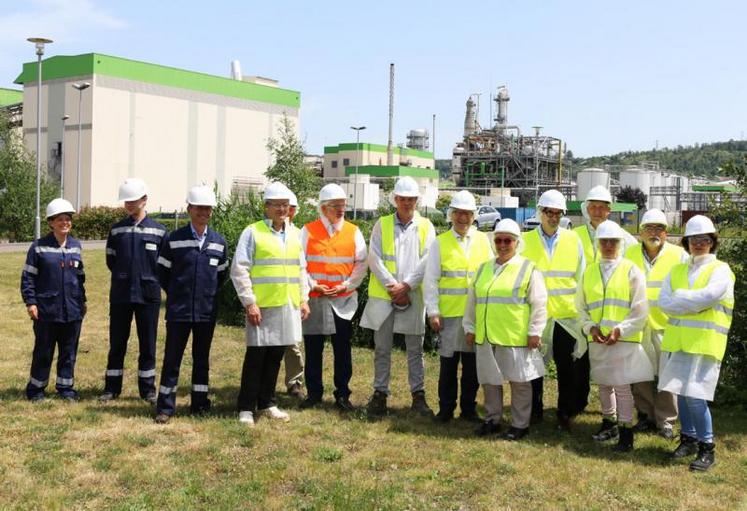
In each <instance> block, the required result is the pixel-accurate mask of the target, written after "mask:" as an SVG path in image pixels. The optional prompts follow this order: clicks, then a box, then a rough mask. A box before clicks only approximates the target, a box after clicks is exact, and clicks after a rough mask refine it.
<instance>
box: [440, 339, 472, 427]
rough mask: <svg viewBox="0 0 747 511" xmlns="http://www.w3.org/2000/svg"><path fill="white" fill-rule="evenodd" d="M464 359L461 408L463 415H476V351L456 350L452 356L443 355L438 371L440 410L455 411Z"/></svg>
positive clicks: (460, 397) (461, 381)
mask: <svg viewBox="0 0 747 511" xmlns="http://www.w3.org/2000/svg"><path fill="white" fill-rule="evenodd" d="M460 359H461V361H462V378H461V380H460V382H459V383H460V384H461V386H462V393H461V395H460V396H459V408H460V409H461V411H462V414H463V415H465V414H466V415H474V414H475V413H476V411H477V403H476V401H475V399H476V397H477V390H478V389H479V388H480V384H479V383H478V382H477V362H476V360H477V359H476V358H475V354H474V353H465V352H461V351H455V352H454V355H453V356H451V357H441V370H440V372H439V373H438V407H439V411H440V412H444V413H453V412H454V410H455V409H456V400H457V388H458V387H457V373H458V371H459V360H460Z"/></svg>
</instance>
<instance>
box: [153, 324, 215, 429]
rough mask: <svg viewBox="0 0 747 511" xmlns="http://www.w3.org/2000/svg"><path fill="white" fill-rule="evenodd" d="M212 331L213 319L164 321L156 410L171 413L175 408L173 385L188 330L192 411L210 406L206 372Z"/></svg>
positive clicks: (207, 374)
mask: <svg viewBox="0 0 747 511" xmlns="http://www.w3.org/2000/svg"><path fill="white" fill-rule="evenodd" d="M214 331H215V322H214V321H204V322H198V323H190V322H186V321H185V322H182V321H167V322H166V347H165V348H164V353H163V368H162V369H161V385H160V387H159V389H158V403H157V404H156V413H165V414H166V415H174V412H175V411H176V388H177V384H178V383H179V369H180V367H181V365H182V357H183V356H184V350H185V349H186V348H187V341H188V340H189V334H190V333H191V334H192V402H191V403H190V409H191V410H192V412H205V411H208V410H209V409H210V400H209V399H208V380H209V374H210V345H211V344H212V342H213V332H214Z"/></svg>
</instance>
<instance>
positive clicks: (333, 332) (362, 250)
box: [301, 184, 368, 412]
mask: <svg viewBox="0 0 747 511" xmlns="http://www.w3.org/2000/svg"><path fill="white" fill-rule="evenodd" d="M346 200H347V195H346V193H345V191H344V190H343V189H342V188H340V186H338V185H336V184H328V185H326V186H325V187H324V188H322V189H321V191H320V192H319V212H320V215H319V219H318V220H315V221H314V222H310V223H308V224H306V225H304V226H303V229H301V246H302V248H303V251H304V254H305V255H306V261H307V265H308V266H307V272H308V277H309V288H310V289H311V293H310V294H309V306H310V308H311V316H310V317H309V319H308V320H307V321H306V322H304V324H303V334H304V335H303V338H304V345H305V348H306V367H305V370H304V375H305V377H306V389H307V391H308V397H307V398H306V399H305V400H304V401H303V402H302V403H301V408H312V407H314V406H317V405H318V404H320V403H321V402H322V394H323V393H324V385H323V383H322V352H323V350H324V340H325V338H326V337H327V336H330V337H331V338H332V350H333V352H334V356H335V365H334V383H335V393H334V396H335V406H336V407H337V409H339V410H340V411H343V412H349V411H352V410H353V405H352V404H351V403H350V387H349V386H348V384H349V383H350V378H351V377H352V375H353V362H352V353H351V346H350V340H351V337H352V334H353V326H352V323H353V315H354V314H355V311H356V309H357V308H358V293H357V292H356V288H357V287H358V286H359V285H360V283H361V281H363V278H364V277H365V276H366V270H367V269H368V265H367V263H366V259H367V257H368V252H367V250H366V241H365V240H364V239H363V235H362V234H361V231H360V229H358V227H357V226H356V225H355V224H352V223H350V222H347V221H345V206H346Z"/></svg>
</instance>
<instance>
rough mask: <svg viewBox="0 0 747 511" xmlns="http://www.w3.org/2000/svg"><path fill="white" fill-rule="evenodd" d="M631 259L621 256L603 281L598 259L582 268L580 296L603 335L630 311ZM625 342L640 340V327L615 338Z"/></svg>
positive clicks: (641, 337) (641, 335) (641, 336)
mask: <svg viewBox="0 0 747 511" xmlns="http://www.w3.org/2000/svg"><path fill="white" fill-rule="evenodd" d="M632 267H633V263H632V262H631V261H628V260H627V259H621V260H620V263H619V264H618V265H617V268H615V270H614V271H613V272H612V275H611V276H610V278H609V280H608V281H607V284H606V285H605V284H604V281H603V280H602V268H601V266H600V264H599V263H596V262H595V263H592V264H591V265H590V266H587V268H586V271H584V298H585V300H586V310H587V311H588V312H589V316H590V317H591V319H592V321H594V322H595V323H596V324H597V325H599V329H600V330H601V331H602V334H603V335H608V334H609V333H610V332H611V331H612V329H613V328H615V327H616V326H617V325H618V324H620V323H621V322H622V321H623V320H624V319H625V318H626V317H628V314H630V300H631V296H632V293H631V289H630V279H629V277H628V276H629V275H630V269H631V268H632ZM589 340H591V336H589ZM619 340H620V341H625V342H641V341H642V340H643V331H640V332H638V333H636V334H634V335H632V336H626V337H622V338H620V339H619Z"/></svg>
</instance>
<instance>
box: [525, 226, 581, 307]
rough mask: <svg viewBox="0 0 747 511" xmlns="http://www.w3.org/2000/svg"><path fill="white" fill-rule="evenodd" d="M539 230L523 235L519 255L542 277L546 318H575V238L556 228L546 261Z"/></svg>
mask: <svg viewBox="0 0 747 511" xmlns="http://www.w3.org/2000/svg"><path fill="white" fill-rule="evenodd" d="M539 229H541V227H539V228H537V229H534V230H532V231H529V232H525V233H524V235H523V236H524V243H525V247H524V251H523V252H522V253H521V255H522V256H524V257H526V258H527V259H529V260H530V261H532V262H533V263H534V264H535V265H536V266H537V269H538V270H539V271H541V272H542V275H543V276H544V278H545V286H546V287H547V296H548V300H547V315H548V317H550V318H555V319H565V318H575V317H576V316H578V310H576V302H575V295H576V288H577V287H578V282H577V281H576V270H577V269H578V264H579V254H578V237H577V236H576V235H575V234H573V233H572V232H571V231H569V230H567V229H558V240H557V242H556V243H555V250H553V253H552V259H549V258H548V257H547V250H545V244H544V242H543V240H542V236H541V235H540V233H539Z"/></svg>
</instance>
